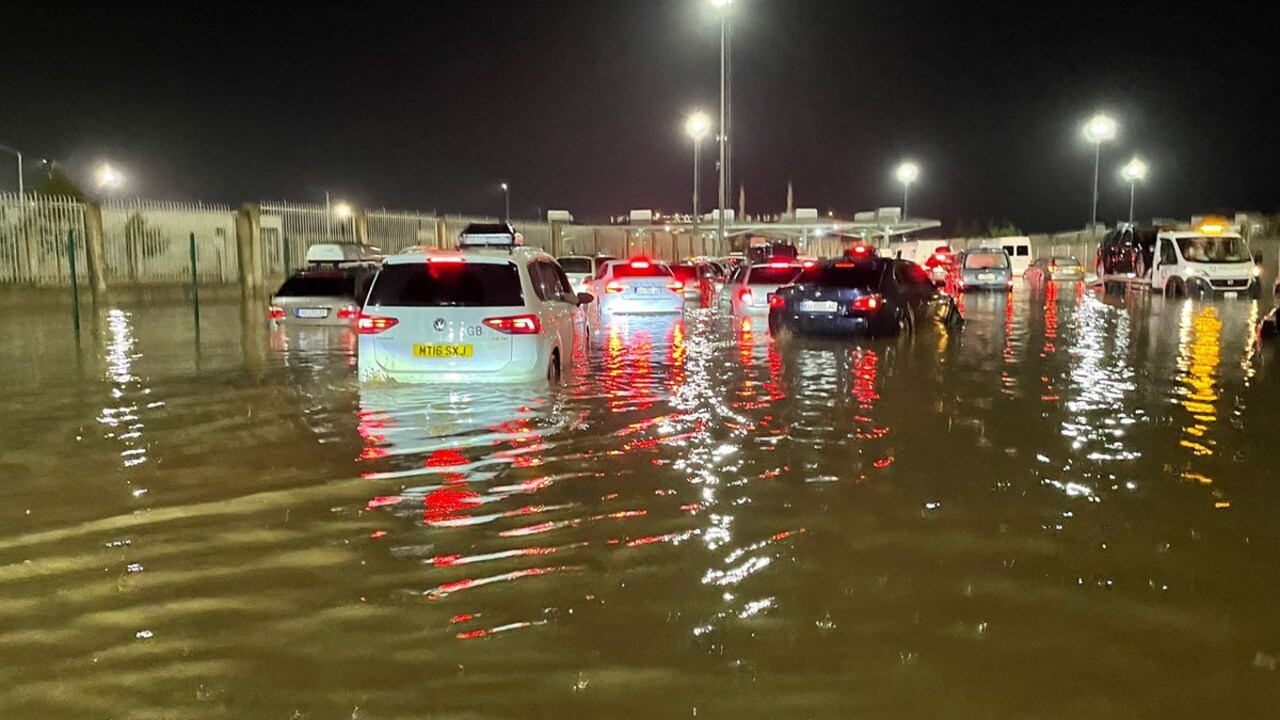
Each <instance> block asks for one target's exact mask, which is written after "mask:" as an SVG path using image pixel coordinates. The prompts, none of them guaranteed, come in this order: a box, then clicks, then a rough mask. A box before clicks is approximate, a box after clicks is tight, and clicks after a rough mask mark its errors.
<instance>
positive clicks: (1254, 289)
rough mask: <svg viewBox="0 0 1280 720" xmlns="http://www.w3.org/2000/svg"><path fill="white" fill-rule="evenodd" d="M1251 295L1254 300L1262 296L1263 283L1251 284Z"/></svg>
mask: <svg viewBox="0 0 1280 720" xmlns="http://www.w3.org/2000/svg"><path fill="white" fill-rule="evenodd" d="M1249 297H1251V298H1253V299H1254V300H1257V299H1258V298H1260V297H1262V283H1259V282H1255V283H1253V284H1252V285H1250V286H1249Z"/></svg>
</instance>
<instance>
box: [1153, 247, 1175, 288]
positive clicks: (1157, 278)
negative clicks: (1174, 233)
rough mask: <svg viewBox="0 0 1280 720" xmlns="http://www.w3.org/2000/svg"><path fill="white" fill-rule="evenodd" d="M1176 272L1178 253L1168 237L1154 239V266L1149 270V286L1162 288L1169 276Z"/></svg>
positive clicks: (1167, 281)
mask: <svg viewBox="0 0 1280 720" xmlns="http://www.w3.org/2000/svg"><path fill="white" fill-rule="evenodd" d="M1177 274H1178V253H1177V251H1176V250H1174V247H1173V241H1172V240H1170V239H1169V238H1158V239H1157V240H1156V251H1155V267H1153V268H1152V270H1151V288H1152V289H1153V290H1164V287H1165V285H1167V284H1168V283H1169V278H1170V277H1172V276H1173V275H1177Z"/></svg>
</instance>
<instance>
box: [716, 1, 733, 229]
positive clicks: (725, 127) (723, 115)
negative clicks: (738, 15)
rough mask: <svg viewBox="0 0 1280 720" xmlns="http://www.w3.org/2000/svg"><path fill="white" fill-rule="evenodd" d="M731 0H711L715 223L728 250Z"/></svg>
mask: <svg viewBox="0 0 1280 720" xmlns="http://www.w3.org/2000/svg"><path fill="white" fill-rule="evenodd" d="M731 2H733V0H711V4H712V5H715V6H716V7H718V8H720V123H719V125H720V137H719V140H720V163H719V170H720V193H719V205H720V207H719V215H720V217H718V218H717V219H716V220H717V223H716V229H717V233H716V237H717V238H718V240H719V243H720V244H721V249H722V250H723V251H724V252H728V247H729V246H728V238H726V237H725V223H724V213H725V205H727V204H728V192H729V186H728V181H729V179H728V177H727V174H728V171H729V4H730V3H731Z"/></svg>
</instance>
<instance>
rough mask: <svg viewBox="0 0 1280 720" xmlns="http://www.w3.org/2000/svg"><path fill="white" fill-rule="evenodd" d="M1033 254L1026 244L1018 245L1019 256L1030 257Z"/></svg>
mask: <svg viewBox="0 0 1280 720" xmlns="http://www.w3.org/2000/svg"><path fill="white" fill-rule="evenodd" d="M1030 255H1031V248H1029V247H1027V246H1026V245H1019V246H1018V257H1028V256H1030Z"/></svg>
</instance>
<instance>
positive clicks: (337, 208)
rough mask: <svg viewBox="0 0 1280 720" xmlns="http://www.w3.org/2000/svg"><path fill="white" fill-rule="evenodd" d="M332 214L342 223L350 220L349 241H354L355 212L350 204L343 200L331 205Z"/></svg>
mask: <svg viewBox="0 0 1280 720" xmlns="http://www.w3.org/2000/svg"><path fill="white" fill-rule="evenodd" d="M333 216H334V217H336V218H338V219H339V220H341V221H343V222H344V223H345V222H346V221H347V220H348V219H350V220H351V242H355V241H356V213H355V211H354V210H352V209H351V206H350V205H349V204H347V203H345V202H340V203H338V204H337V205H334V206H333Z"/></svg>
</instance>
